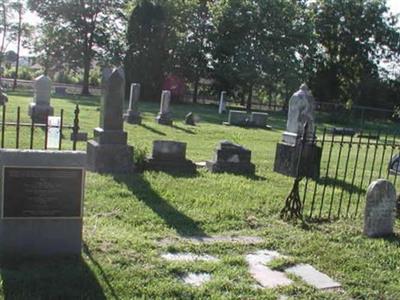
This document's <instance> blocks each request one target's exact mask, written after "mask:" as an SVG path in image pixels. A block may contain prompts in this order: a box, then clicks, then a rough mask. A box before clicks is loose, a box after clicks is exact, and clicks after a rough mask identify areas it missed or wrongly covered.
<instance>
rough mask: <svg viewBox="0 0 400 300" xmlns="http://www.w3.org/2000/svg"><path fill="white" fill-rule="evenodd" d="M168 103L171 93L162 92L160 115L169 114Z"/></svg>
mask: <svg viewBox="0 0 400 300" xmlns="http://www.w3.org/2000/svg"><path fill="white" fill-rule="evenodd" d="M170 102H171V92H170V91H162V94H161V106H160V114H169V106H170Z"/></svg>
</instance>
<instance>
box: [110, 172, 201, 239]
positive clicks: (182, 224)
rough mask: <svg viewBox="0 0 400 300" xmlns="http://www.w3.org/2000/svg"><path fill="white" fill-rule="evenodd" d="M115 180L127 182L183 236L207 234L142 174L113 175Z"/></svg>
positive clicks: (132, 191)
mask: <svg viewBox="0 0 400 300" xmlns="http://www.w3.org/2000/svg"><path fill="white" fill-rule="evenodd" d="M113 176H114V180H115V181H117V182H119V183H123V184H125V185H126V186H127V187H128V189H129V190H130V192H131V193H132V194H133V195H135V196H136V197H137V198H138V199H139V201H142V202H144V203H145V204H146V205H147V206H148V207H149V208H150V209H151V210H153V212H155V213H156V214H157V215H158V216H159V217H161V218H162V219H163V220H164V221H165V223H166V224H167V225H168V226H169V227H172V228H173V229H175V230H176V232H177V233H178V234H179V235H182V236H203V237H206V236H207V235H206V234H205V233H204V231H203V230H202V229H201V228H200V226H199V225H198V224H197V223H196V221H195V220H193V219H191V218H190V217H188V216H186V215H185V214H184V213H182V212H180V211H178V210H177V209H176V208H175V207H173V206H172V205H171V204H169V203H168V201H167V200H166V199H164V198H162V197H161V196H160V195H159V194H158V193H157V192H156V191H155V190H154V189H153V188H152V187H151V184H150V183H149V182H148V181H147V180H146V179H144V178H143V176H142V175H122V174H121V175H119V174H118V175H113Z"/></svg>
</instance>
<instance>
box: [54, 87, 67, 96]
mask: <svg viewBox="0 0 400 300" xmlns="http://www.w3.org/2000/svg"><path fill="white" fill-rule="evenodd" d="M54 91H55V93H56V95H60V96H66V95H67V88H66V87H65V86H56V87H55V88H54Z"/></svg>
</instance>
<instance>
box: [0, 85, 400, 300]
mask: <svg viewBox="0 0 400 300" xmlns="http://www.w3.org/2000/svg"><path fill="white" fill-rule="evenodd" d="M9 98H10V101H9V104H8V106H7V119H8V120H10V121H14V120H15V117H13V115H14V116H15V113H16V109H17V106H21V116H23V120H24V121H26V122H30V121H29V117H27V115H26V114H27V107H28V104H29V102H30V101H31V98H32V95H30V94H28V93H22V92H20V93H14V94H13V93H11V94H10V97H9ZM75 104H79V105H80V109H81V113H80V126H81V130H82V131H86V132H88V133H89V136H92V130H93V128H94V127H96V126H98V122H99V99H98V98H97V97H93V98H92V97H89V98H80V97H72V96H71V97H65V98H56V97H54V98H53V99H52V105H53V106H54V108H55V110H56V114H57V115H58V112H59V111H60V109H62V108H63V109H64V114H65V123H66V124H72V120H73V110H74V107H75ZM140 109H141V111H142V112H143V117H144V120H143V125H142V126H138V125H125V130H126V131H127V132H128V134H129V143H130V144H131V145H133V146H134V147H135V148H136V149H141V150H142V151H143V150H145V149H146V151H147V153H150V152H151V146H152V141H153V140H156V139H168V140H178V141H183V142H187V157H188V158H189V159H192V160H193V161H205V160H208V159H211V158H212V157H213V151H214V149H215V147H216V145H217V144H218V142H219V141H220V140H224V139H226V140H231V141H233V142H236V143H239V144H242V145H243V146H245V147H247V148H249V149H251V150H252V160H253V162H254V163H255V164H256V176H254V177H246V176H239V175H229V174H211V173H209V172H206V171H205V170H199V172H198V174H196V175H195V176H185V175H183V174H175V175H171V174H166V173H157V172H147V171H146V172H144V174H134V175H99V174H94V173H90V172H89V173H88V174H87V181H86V196H85V208H84V209H85V213H84V214H85V217H84V237H83V238H84V247H83V251H82V259H60V260H51V261H26V262H23V263H19V264H11V265H9V266H8V265H6V266H4V267H3V268H2V269H1V275H2V295H3V297H4V298H7V299H277V298H278V297H279V296H280V295H287V296H289V298H295V299H350V298H352V299H399V298H400V251H399V245H400V238H399V236H398V235H396V236H394V237H391V238H388V239H367V238H365V237H363V236H362V214H359V215H358V216H356V217H353V218H351V219H350V218H342V219H340V220H336V221H326V220H325V221H320V222H309V223H308V224H306V225H302V224H300V223H298V224H294V223H287V222H284V221H282V220H280V218H279V212H280V209H281V208H282V207H283V204H284V200H285V198H286V196H287V194H288V192H289V190H290V189H291V187H292V183H293V179H292V178H289V177H285V176H282V175H280V174H277V173H274V172H273V162H274V157H275V147H276V143H277V142H278V141H279V140H280V138H281V131H282V130H283V129H284V124H285V118H286V117H285V116H284V115H283V114H281V113H274V114H272V116H271V121H270V123H271V125H272V126H274V130H272V131H267V130H262V129H245V128H239V127H233V126H223V125H221V123H222V121H226V119H227V116H226V115H223V116H219V115H217V114H216V111H217V108H216V107H213V106H202V105H173V107H172V110H173V116H174V119H175V123H174V126H173V127H166V126H160V125H158V124H156V123H155V122H154V117H155V115H156V113H157V111H158V103H141V106H140ZM189 111H193V112H194V113H196V114H197V115H198V116H199V117H200V118H201V120H202V121H201V122H200V123H199V125H198V126H196V127H191V126H186V125H184V124H183V122H182V120H183V118H184V115H185V114H186V113H187V112H189ZM325 120H326V119H325V118H324V116H320V117H319V118H318V121H319V123H320V125H324V126H326V125H332V124H329V123H328V122H326V121H325ZM374 124H375V123H374V122H370V123H367V124H366V126H368V127H369V128H374ZM379 126H381V127H382V128H386V129H389V130H391V131H393V132H395V131H396V130H397V128H396V126H398V125H396V124H392V123H390V122H388V123H384V122H380V124H379ZM6 129H7V130H6V139H5V146H6V147H15V129H14V128H13V127H7V128H6ZM40 136H42V137H40ZM68 138H69V132H65V139H64V140H63V148H64V149H71V147H72V144H71V142H70V141H68ZM43 141H44V140H43V132H42V131H41V130H40V129H36V134H35V139H34V144H35V148H42V147H43ZM21 146H22V147H24V148H26V147H28V146H29V130H28V129H25V130H24V132H22V133H21ZM85 147H86V145H85V143H82V142H81V143H78V148H79V149H81V150H84V149H85ZM334 155H338V153H337V150H335V153H334ZM352 155H353V154H352ZM378 157H379V156H378ZM379 161H380V159H379ZM325 163H326V157H325V156H324V158H323V164H325ZM369 163H371V162H369ZM351 166H352V164H350V168H352V167H351ZM332 172H333V173H335V170H334V171H332ZM349 172H350V171H349ZM339 174H341V176H343V175H344V166H343V163H341V164H340V170H339ZM349 174H350V173H349ZM348 176H350V175H348ZM329 177H332V175H331V173H330V175H329ZM347 181H348V180H347ZM357 182H359V181H357ZM309 184H310V186H311V188H310V187H309V190H312V189H313V184H314V182H313V181H310V183H309ZM329 189H332V187H328V190H329ZM301 191H304V183H303V184H302V186H301ZM340 191H341V190H340V189H339V190H336V194H334V197H333V199H334V204H333V205H335V206H334V207H335V209H336V208H337V199H338V198H339V195H340ZM319 193H320V192H319ZM327 193H328V194H329V191H327ZM330 195H331V194H329V196H327V197H329V198H328V199H329V200H330V199H331V198H330ZM364 202H365V200H364V196H363V197H362V200H361V203H360V210H361V211H362V210H363V208H364ZM399 230H400V228H399V224H396V232H397V233H398V232H399ZM230 234H234V235H254V236H260V237H262V238H263V239H264V243H263V244H260V245H256V246H255V245H235V244H228V243H222V244H215V245H193V244H189V243H186V242H176V243H174V244H173V245H168V244H166V243H163V242H162V240H163V239H165V238H170V239H173V238H176V237H178V236H191V235H196V236H197V235H205V236H210V235H230ZM259 249H271V250H277V251H279V252H280V253H282V254H285V255H288V256H291V257H292V258H293V260H294V261H296V262H301V263H309V264H312V265H313V266H314V267H316V268H317V269H318V270H320V271H322V272H324V273H326V274H328V275H329V276H331V277H332V278H334V279H336V280H337V281H339V282H340V283H341V284H342V285H343V290H342V291H335V292H328V291H317V290H315V289H313V288H312V287H309V286H307V285H306V284H304V283H302V282H301V281H298V280H296V281H295V284H294V285H293V286H290V287H286V288H281V289H274V290H262V289H256V288H254V284H255V282H254V281H253V279H252V278H251V276H250V275H249V273H248V269H247V268H248V267H247V265H246V262H245V257H244V256H245V255H246V254H248V253H250V252H252V251H256V250H259ZM168 251H173V252H180V251H184V252H186V251H190V252H194V253H207V254H211V255H215V256H218V257H219V258H220V261H219V262H213V263H211V262H207V263H196V264H193V263H170V262H166V261H164V260H163V259H161V257H160V255H161V254H162V253H165V252H168ZM186 272H209V273H211V274H212V276H213V279H212V281H211V282H209V283H207V284H206V285H204V286H202V287H200V288H195V287H190V286H187V285H185V284H183V283H182V282H181V280H180V279H179V278H180V276H181V275H182V274H184V273H186Z"/></svg>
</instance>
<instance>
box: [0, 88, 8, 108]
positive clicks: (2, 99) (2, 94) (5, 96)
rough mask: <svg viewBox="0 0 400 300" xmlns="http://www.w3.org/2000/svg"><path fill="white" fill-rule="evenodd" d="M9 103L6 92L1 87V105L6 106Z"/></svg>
mask: <svg viewBox="0 0 400 300" xmlns="http://www.w3.org/2000/svg"><path fill="white" fill-rule="evenodd" d="M7 102H8V97H7V94H6V93H5V92H4V89H3V87H2V86H0V105H5V104H6V103H7Z"/></svg>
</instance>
